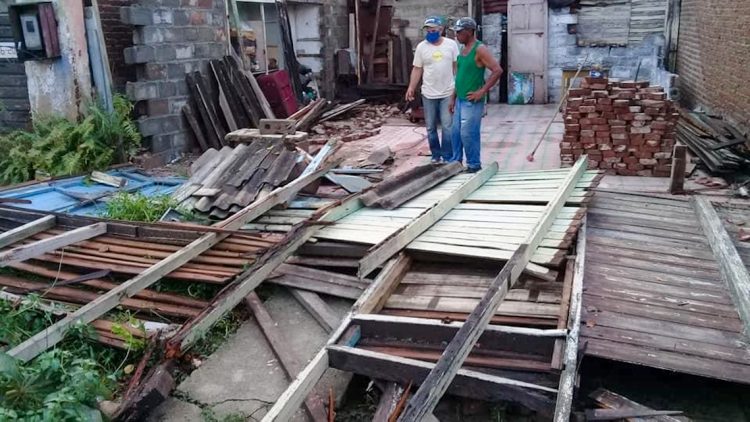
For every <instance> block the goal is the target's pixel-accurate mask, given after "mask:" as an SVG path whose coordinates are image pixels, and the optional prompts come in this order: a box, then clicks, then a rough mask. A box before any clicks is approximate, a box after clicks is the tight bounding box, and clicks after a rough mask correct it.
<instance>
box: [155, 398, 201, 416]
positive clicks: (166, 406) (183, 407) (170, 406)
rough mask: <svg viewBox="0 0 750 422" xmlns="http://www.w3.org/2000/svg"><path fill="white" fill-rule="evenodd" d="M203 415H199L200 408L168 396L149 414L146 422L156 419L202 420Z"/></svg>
mask: <svg viewBox="0 0 750 422" xmlns="http://www.w3.org/2000/svg"><path fill="white" fill-rule="evenodd" d="M202 420H203V416H202V415H201V408H200V407H198V406H196V405H194V404H192V403H188V402H185V401H182V400H180V399H178V398H175V397H170V398H168V399H167V401H165V402H164V403H162V404H161V406H159V407H157V408H156V410H154V411H153V412H152V413H151V415H149V417H148V419H147V421H148V422H157V421H175V422H177V421H179V422H188V421H202Z"/></svg>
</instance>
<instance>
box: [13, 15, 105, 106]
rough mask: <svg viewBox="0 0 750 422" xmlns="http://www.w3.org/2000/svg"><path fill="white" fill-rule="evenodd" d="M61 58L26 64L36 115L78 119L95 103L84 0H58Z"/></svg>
mask: <svg viewBox="0 0 750 422" xmlns="http://www.w3.org/2000/svg"><path fill="white" fill-rule="evenodd" d="M53 5H54V8H55V15H56V17H57V25H58V35H59V39H60V51H61V56H62V57H60V58H57V59H52V60H33V61H27V62H25V67H26V76H27V78H28V88H29V103H30V105H31V113H32V115H35V116H36V115H40V116H45V115H57V116H64V117H66V118H69V119H71V120H72V119H76V118H77V117H78V116H79V115H80V114H82V113H83V112H85V111H86V106H87V105H88V103H89V102H90V101H91V74H90V71H89V53H88V50H87V43H86V31H85V26H84V21H83V4H82V2H81V0H55V1H54V2H53Z"/></svg>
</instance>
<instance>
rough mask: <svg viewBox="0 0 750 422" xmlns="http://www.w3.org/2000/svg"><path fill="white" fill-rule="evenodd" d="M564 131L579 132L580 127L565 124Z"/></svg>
mask: <svg viewBox="0 0 750 422" xmlns="http://www.w3.org/2000/svg"><path fill="white" fill-rule="evenodd" d="M565 131H566V132H580V131H581V125H579V124H566V125H565Z"/></svg>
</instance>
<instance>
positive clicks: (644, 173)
mask: <svg viewBox="0 0 750 422" xmlns="http://www.w3.org/2000/svg"><path fill="white" fill-rule="evenodd" d="M653 175H654V172H653V171H651V170H650V169H649V170H639V171H638V176H646V177H651V176H653Z"/></svg>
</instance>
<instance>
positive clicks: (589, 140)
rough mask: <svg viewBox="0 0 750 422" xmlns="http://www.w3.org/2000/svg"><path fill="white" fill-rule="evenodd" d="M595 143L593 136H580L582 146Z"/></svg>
mask: <svg viewBox="0 0 750 422" xmlns="http://www.w3.org/2000/svg"><path fill="white" fill-rule="evenodd" d="M595 143H596V138H594V137H593V136H591V137H589V136H582V137H581V144H582V145H585V144H595Z"/></svg>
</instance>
